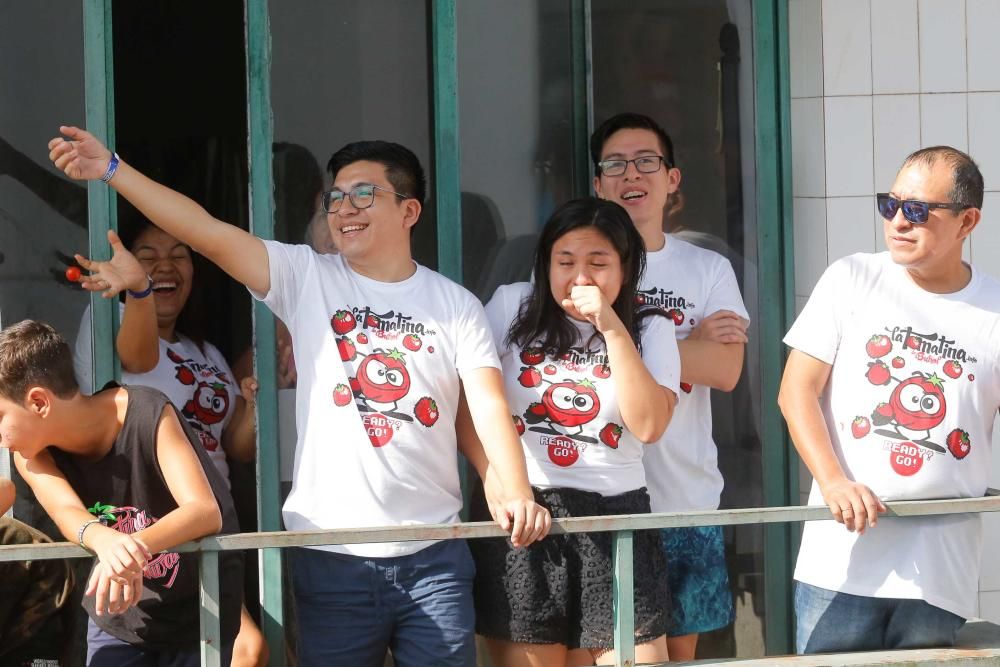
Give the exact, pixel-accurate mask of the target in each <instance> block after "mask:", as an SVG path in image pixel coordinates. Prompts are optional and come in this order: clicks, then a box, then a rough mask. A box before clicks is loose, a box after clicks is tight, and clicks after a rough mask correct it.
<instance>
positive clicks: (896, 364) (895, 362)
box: [892, 357, 906, 368]
mask: <svg viewBox="0 0 1000 667" xmlns="http://www.w3.org/2000/svg"><path fill="white" fill-rule="evenodd" d="M905 365H906V361H905V360H904V359H903V357H893V358H892V367H893V368H902V367H903V366H905Z"/></svg>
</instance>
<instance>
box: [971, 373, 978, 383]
mask: <svg viewBox="0 0 1000 667" xmlns="http://www.w3.org/2000/svg"><path fill="white" fill-rule="evenodd" d="M975 379H976V376H975V375H973V374H972V373H969V382H973V381H974V380H975Z"/></svg>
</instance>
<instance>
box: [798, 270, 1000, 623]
mask: <svg viewBox="0 0 1000 667" xmlns="http://www.w3.org/2000/svg"><path fill="white" fill-rule="evenodd" d="M785 343H786V344H787V345H789V346H790V347H792V348H795V349H796V350H800V351H802V352H804V353H806V354H808V355H809V356H811V357H815V358H816V359H819V360H820V361H822V362H824V363H827V364H831V365H832V367H833V368H832V370H831V372H830V379H829V382H828V383H827V388H826V392H825V394H824V397H823V412H824V416H825V418H826V423H827V428H828V429H829V431H830V437H831V439H832V441H833V447H834V451H835V453H836V455H837V458H839V459H840V462H841V465H842V466H843V468H844V470H845V472H846V473H847V475H848V477H850V478H851V479H853V480H855V481H857V482H860V483H862V484H865V485H867V486H868V487H870V488H871V489H872V490H873V491H874V492H875V493H876V494H877V495H878V496H879V497H880V498H882V499H883V500H916V499H932V498H967V497H978V496H982V495H983V494H984V493H985V491H986V488H987V484H988V482H989V474H990V469H991V467H990V466H991V457H992V451H991V449H992V448H991V436H992V432H993V424H994V420H995V418H996V415H997V409H998V408H1000V283H998V282H997V281H996V280H994V279H992V278H990V277H989V276H986V275H983V274H981V273H979V272H978V271H976V270H975V269H972V279H971V281H970V282H969V284H968V285H967V286H966V287H965V288H964V289H962V290H960V291H958V292H955V293H953V294H933V293H930V292H927V291H924V290H922V289H920V288H919V287H917V286H916V285H915V284H914V283H913V282H912V281H911V280H910V278H909V277H908V275H907V274H906V271H905V269H903V268H902V267H900V266H898V265H896V264H894V263H893V262H892V259H891V258H890V256H889V254H888V253H880V254H877V255H869V254H856V255H852V256H850V257H847V258H844V259H841V260H839V261H837V262H835V263H834V264H833V265H832V266H830V267H829V268H828V269H827V270H826V272H825V273H824V274H823V277H822V278H821V279H820V281H819V283H818V284H817V285H816V289H815V290H814V291H813V293H812V296H811V297H810V299H809V302H808V303H807V304H806V307H805V309H804V310H803V311H802V314H801V315H800V316H799V318H798V319H797V320H796V322H795V324H794V325H793V326H792V328H791V330H790V331H789V332H788V335H787V336H785ZM809 503H810V504H816V505H820V504H824V503H823V498H822V495H821V494H820V491H819V488H818V486H817V485H816V483H815V482H814V483H813V486H812V491H811V493H810V495H809ZM980 550H981V521H980V517H979V515H978V514H968V515H951V516H940V517H919V518H907V519H890V520H885V521H880V522H879V524H878V525H877V526H876V527H875V528H873V529H869V530H868V531H866V532H865V534H864V535H861V536H858V535H857V534H855V533H850V532H848V531H847V530H846V529H845V528H844V527H843V526H842V525H840V524H838V523H835V522H833V521H811V522H808V523H806V525H805V529H804V531H803V534H802V546H801V548H800V550H799V559H798V563H797V565H796V568H795V578H796V579H798V580H799V581H803V582H805V583H808V584H812V585H814V586H819V587H821V588H826V589H828V590H834V591H841V592H844V593H850V594H852V595H863V596H869V597H891V598H907V599H921V600H924V601H926V602H927V603H929V604H932V605H934V606H937V607H940V608H942V609H946V610H948V611H950V612H953V613H955V614H958V615H959V616H962V617H965V618H969V617H971V616H974V615H975V613H976V601H977V592H978V582H979V558H980Z"/></svg>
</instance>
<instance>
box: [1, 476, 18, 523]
mask: <svg viewBox="0 0 1000 667" xmlns="http://www.w3.org/2000/svg"><path fill="white" fill-rule="evenodd" d="M16 495H17V492H16V491H15V489H14V482H12V481H10V480H9V479H7V478H6V477H3V478H0V514H6V513H7V511H8V510H9V509H10V508H11V507H13V506H14V499H15V497H16Z"/></svg>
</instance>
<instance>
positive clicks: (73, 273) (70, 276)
mask: <svg viewBox="0 0 1000 667" xmlns="http://www.w3.org/2000/svg"><path fill="white" fill-rule="evenodd" d="M81 275H83V274H82V273H81V272H80V268H79V267H77V266H71V267H69V268H68V269H66V280H68V281H70V282H71V283H75V282H76V281H78V280H80V276H81Z"/></svg>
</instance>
